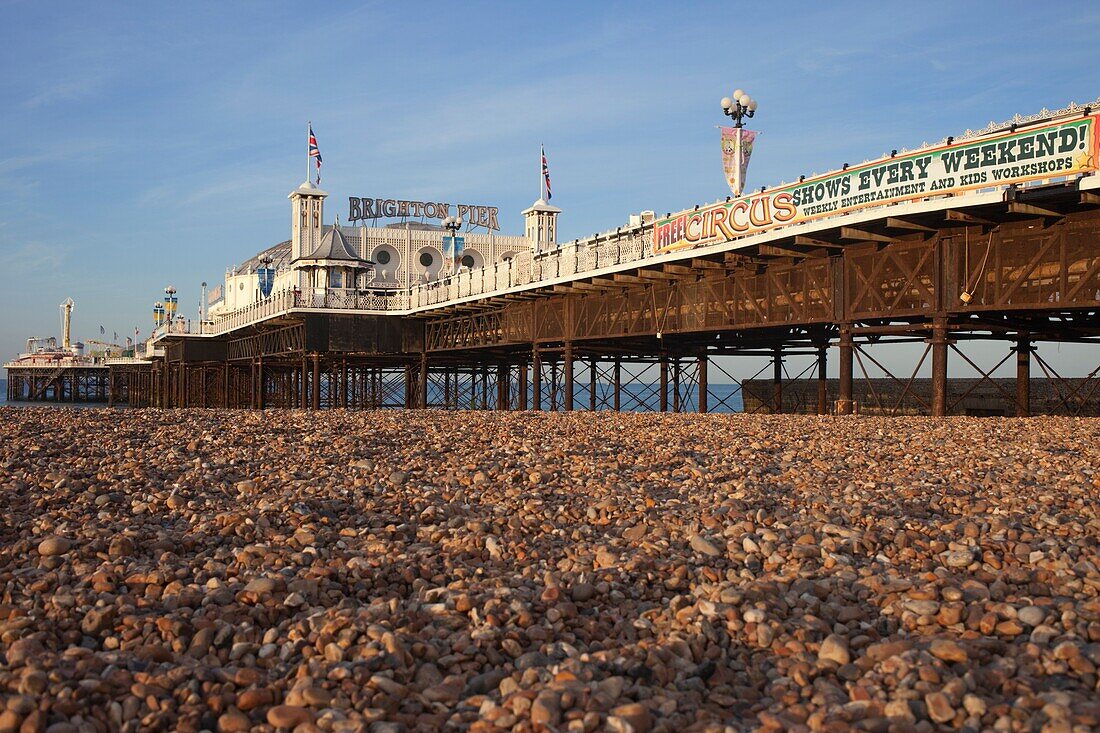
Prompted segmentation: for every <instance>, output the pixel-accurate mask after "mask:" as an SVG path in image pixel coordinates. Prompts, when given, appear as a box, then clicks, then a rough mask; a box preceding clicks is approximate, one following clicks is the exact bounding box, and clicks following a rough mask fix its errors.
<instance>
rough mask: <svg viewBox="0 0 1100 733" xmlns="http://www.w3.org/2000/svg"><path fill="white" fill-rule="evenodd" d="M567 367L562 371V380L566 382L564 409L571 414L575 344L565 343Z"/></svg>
mask: <svg viewBox="0 0 1100 733" xmlns="http://www.w3.org/2000/svg"><path fill="white" fill-rule="evenodd" d="M564 358H565V367H564V368H563V369H562V378H563V379H564V380H565V389H564V390H562V397H563V399H562V402H563V403H564V404H563V409H564V410H565V411H566V412H570V411H572V409H573V342H572V341H566V342H565V354H564Z"/></svg>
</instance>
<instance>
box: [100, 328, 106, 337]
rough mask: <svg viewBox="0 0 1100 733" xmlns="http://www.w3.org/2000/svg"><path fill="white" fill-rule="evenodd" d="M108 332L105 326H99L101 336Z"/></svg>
mask: <svg viewBox="0 0 1100 733" xmlns="http://www.w3.org/2000/svg"><path fill="white" fill-rule="evenodd" d="M106 333H107V331H106V329H104V328H103V326H100V327H99V335H100V336H103V335H104V334H106Z"/></svg>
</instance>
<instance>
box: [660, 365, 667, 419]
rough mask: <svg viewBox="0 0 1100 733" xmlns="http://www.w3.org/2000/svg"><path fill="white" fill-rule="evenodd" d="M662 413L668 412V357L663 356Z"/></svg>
mask: <svg viewBox="0 0 1100 733" xmlns="http://www.w3.org/2000/svg"><path fill="white" fill-rule="evenodd" d="M660 407H661V412H668V357H667V356H664V355H662V356H661V405H660Z"/></svg>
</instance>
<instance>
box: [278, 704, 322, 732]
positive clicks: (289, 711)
mask: <svg viewBox="0 0 1100 733" xmlns="http://www.w3.org/2000/svg"><path fill="white" fill-rule="evenodd" d="M267 722H268V723H270V724H271V725H273V726H275V727H276V728H294V727H296V726H299V725H301V724H302V723H312V722H313V713H311V712H310V711H309V708H303V707H298V706H296V705H276V706H275V707H273V708H271V709H270V710H268V711H267Z"/></svg>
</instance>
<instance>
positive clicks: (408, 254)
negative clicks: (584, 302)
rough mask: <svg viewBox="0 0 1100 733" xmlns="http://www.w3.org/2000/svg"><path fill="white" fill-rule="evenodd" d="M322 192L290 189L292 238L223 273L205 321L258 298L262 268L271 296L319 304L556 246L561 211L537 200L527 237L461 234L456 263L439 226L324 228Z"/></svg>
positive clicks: (405, 285) (441, 279)
mask: <svg viewBox="0 0 1100 733" xmlns="http://www.w3.org/2000/svg"><path fill="white" fill-rule="evenodd" d="M327 197H328V193H327V192H326V191H322V190H321V189H319V188H317V187H316V186H314V185H313V184H312V183H310V182H309V181H307V182H305V183H303V184H302V185H301V186H299V187H298V188H296V189H295V190H294V191H291V193H290V194H289V196H288V198H289V199H290V202H291V237H290V239H289V240H287V241H284V242H281V243H279V244H277V245H275V246H273V247H270V248H268V249H266V250H264V251H263V252H260V253H259V254H257V255H256V256H254V257H252V258H250V259H248V260H246V261H245V262H243V263H241V264H240V265H239V266H237V267H235V268H231V269H229V270H227V271H226V274H225V283H224V285H223V287H222V288H220V289H217V288H216V289H215V290H214V291H213V292H212V294H211V297H210V307H209V311H208V316H207V317H208V318H216V317H217V316H219V315H223V314H226V313H231V312H233V311H236V310H239V309H241V308H246V307H248V306H250V305H252V304H255V303H257V302H259V301H261V300H263V297H264V296H263V293H262V292H261V270H263V269H267V268H270V269H272V270H274V279H273V282H272V286H271V290H270V292H272V293H278V292H285V291H295V292H298V293H301V294H304V295H311V296H313V297H314V298H316V297H325V298H330V297H331V298H346V297H354V296H357V295H363V294H366V293H370V294H375V295H377V294H385V293H391V292H399V291H404V290H407V289H408V288H411V287H413V286H416V285H421V284H425V283H433V282H444V281H446V280H448V279H449V278H450V277H451V276H452V275H454V274H455V273H457V272H458V271H459V270H473V269H476V268H480V267H485V266H487V265H492V264H495V263H501V262H507V261H508V260H510V259H512V258H513V257H515V256H516V255H518V254H520V253H522V252H527V253H532V254H539V253H543V252H548V251H550V250H551V249H553V248H555V247H556V246H557V215H558V214H559V213H560V212H561V210H560V209H558V208H556V207H553V206H549V205H547V204H546V202H545V201H543V200H542V199H539V200H538V201H536V202H535V203H534V204H533V205H532V206H531V207H530V208H528V209H527V210H526V211H524V212H523V215H524V219H525V232H526V233H525V235H524V236H514V235H501V234H497V233H495V232H493V231H491V230H489V231H485V232H473V231H469V232H465V233H462V234H460V235H459V236H460V237H461V239H462V240H463V241H464V247H463V249H462V252H461V255H460V257H459V258H458V260H459V261H458V262H455V257H454V256H453V255H452V252H451V251H450V248H449V246H448V240H449V238H450V233H449V232H448V231H446V230H445V229H443V228H442V227H440V226H437V225H432V224H424V223H421V222H401V223H395V224H389V225H387V226H381V227H368V226H341V225H340V224H339V222H337V223H336V224H331V225H326V224H324V208H325V199H326V198H327Z"/></svg>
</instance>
